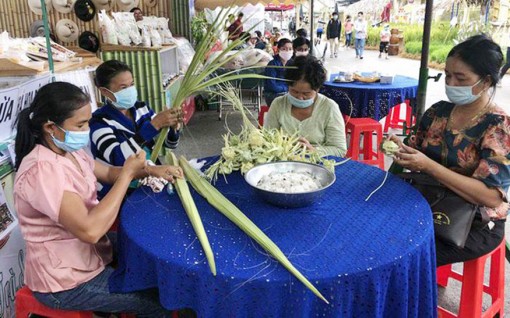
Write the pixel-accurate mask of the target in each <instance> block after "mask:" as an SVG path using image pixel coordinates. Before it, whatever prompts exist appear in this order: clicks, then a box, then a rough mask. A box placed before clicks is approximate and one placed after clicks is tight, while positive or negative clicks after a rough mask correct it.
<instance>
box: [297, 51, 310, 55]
mask: <svg viewBox="0 0 510 318" xmlns="http://www.w3.org/2000/svg"><path fill="white" fill-rule="evenodd" d="M307 55H308V51H304V52H303V51H296V56H307Z"/></svg>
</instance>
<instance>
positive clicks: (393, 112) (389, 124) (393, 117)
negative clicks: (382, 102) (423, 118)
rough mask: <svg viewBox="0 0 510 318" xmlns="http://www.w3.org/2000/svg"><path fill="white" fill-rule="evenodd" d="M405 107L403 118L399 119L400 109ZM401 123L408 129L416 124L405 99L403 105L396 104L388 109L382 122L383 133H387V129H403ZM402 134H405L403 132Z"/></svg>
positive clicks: (411, 110)
mask: <svg viewBox="0 0 510 318" xmlns="http://www.w3.org/2000/svg"><path fill="white" fill-rule="evenodd" d="M403 105H405V107H406V108H405V118H400V108H401V107H402V106H403ZM403 123H406V126H407V127H408V128H409V127H411V126H413V125H414V124H415V123H416V117H414V116H413V109H412V108H411V105H410V104H409V100H408V99H406V100H405V103H402V104H398V105H396V106H394V107H392V108H390V110H389V112H388V115H387V116H386V120H385V121H384V133H387V132H388V129H389V128H397V129H404V125H403ZM404 133H407V132H405V131H404Z"/></svg>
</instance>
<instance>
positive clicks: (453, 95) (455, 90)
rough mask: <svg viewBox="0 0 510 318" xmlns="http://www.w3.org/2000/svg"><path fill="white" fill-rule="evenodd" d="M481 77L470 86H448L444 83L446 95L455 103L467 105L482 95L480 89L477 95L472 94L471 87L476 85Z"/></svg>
mask: <svg viewBox="0 0 510 318" xmlns="http://www.w3.org/2000/svg"><path fill="white" fill-rule="evenodd" d="M481 81H482V79H480V80H479V81H478V82H476V83H475V84H473V85H472V86H450V85H445V90H446V96H447V97H448V99H449V100H450V101H451V102H452V103H454V104H455V105H468V104H471V103H473V102H474V101H476V100H477V99H478V98H480V96H481V95H482V92H483V91H481V92H480V93H479V94H478V95H473V87H475V86H476V85H478V84H479V83H480V82H481Z"/></svg>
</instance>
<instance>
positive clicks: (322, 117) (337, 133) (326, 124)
mask: <svg viewBox="0 0 510 318" xmlns="http://www.w3.org/2000/svg"><path fill="white" fill-rule="evenodd" d="M288 65H289V66H294V67H292V68H290V67H289V68H287V69H286V70H285V79H286V80H287V81H288V82H289V92H288V93H287V94H285V95H283V96H280V97H277V98H276V99H275V100H274V101H273V104H272V105H271V107H270V108H269V112H268V114H267V118H266V120H265V123H264V127H267V128H270V129H271V128H275V129H283V131H285V132H286V133H288V134H294V133H298V134H299V136H300V142H301V143H302V144H303V145H304V146H306V147H307V148H308V149H310V150H312V151H313V150H316V151H317V152H318V153H319V154H320V155H323V156H324V155H329V156H338V157H343V156H345V154H346V153H347V142H346V138H345V124H344V120H343V117H342V114H341V112H340V108H339V107H338V105H337V103H335V102H334V101H333V100H332V99H329V98H328V97H326V96H324V95H322V94H320V93H319V90H320V89H321V87H322V85H323V84H324V82H325V81H326V70H325V69H324V67H323V66H322V64H321V62H320V61H319V60H317V59H316V58H315V57H313V56H311V55H308V56H298V57H296V58H295V59H293V60H292V61H291V62H289V64H288Z"/></svg>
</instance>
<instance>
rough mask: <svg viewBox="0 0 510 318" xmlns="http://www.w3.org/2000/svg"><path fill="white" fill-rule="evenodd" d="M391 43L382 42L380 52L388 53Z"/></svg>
mask: <svg viewBox="0 0 510 318" xmlns="http://www.w3.org/2000/svg"><path fill="white" fill-rule="evenodd" d="M389 44H390V42H380V43H379V53H382V52H383V51H384V53H388V45H389Z"/></svg>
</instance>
